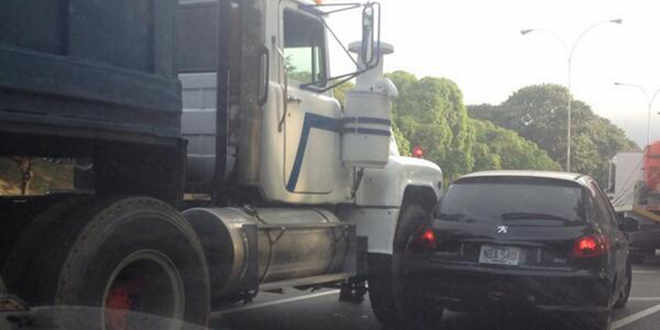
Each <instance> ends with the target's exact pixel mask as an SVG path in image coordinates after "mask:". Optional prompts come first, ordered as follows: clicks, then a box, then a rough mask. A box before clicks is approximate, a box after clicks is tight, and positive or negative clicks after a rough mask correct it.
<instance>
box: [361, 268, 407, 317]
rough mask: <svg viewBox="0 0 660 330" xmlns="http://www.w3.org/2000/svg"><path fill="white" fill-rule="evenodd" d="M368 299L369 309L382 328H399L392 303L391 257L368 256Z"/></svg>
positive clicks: (396, 314)
mask: <svg viewBox="0 0 660 330" xmlns="http://www.w3.org/2000/svg"><path fill="white" fill-rule="evenodd" d="M368 262H369V265H368V267H369V278H368V283H369V290H368V292H369V301H370V302H371V310H372V311H373V312H374V315H375V316H376V318H377V319H378V321H379V322H380V323H381V324H382V325H383V327H384V328H390V329H399V328H400V325H401V322H400V319H399V318H398V313H397V311H396V307H395V305H394V292H393V288H392V257H391V256H389V255H370V256H369V260H368Z"/></svg>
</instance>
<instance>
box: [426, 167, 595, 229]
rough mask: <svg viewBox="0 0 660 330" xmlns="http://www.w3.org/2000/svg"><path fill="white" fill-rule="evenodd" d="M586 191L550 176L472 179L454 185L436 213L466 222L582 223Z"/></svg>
mask: <svg viewBox="0 0 660 330" xmlns="http://www.w3.org/2000/svg"><path fill="white" fill-rule="evenodd" d="M584 199H585V196H584V190H583V189H582V188H581V187H580V186H579V185H577V184H574V183H571V182H564V181H559V180H548V179H541V180H539V179H517V178H516V179H501V178H497V179H493V178H488V179H482V180H478V179H471V180H464V181H459V182H457V183H454V184H452V185H451V186H450V187H449V189H448V190H447V193H446V194H445V196H444V198H443V200H442V201H441V204H440V207H439V209H438V212H437V214H436V216H437V217H438V218H440V219H442V220H448V221H464V222H497V223H516V224H521V225H523V224H524V225H546V224H547V225H551V224H552V225H557V224H559V225H579V224H583V223H584V222H585V212H584V209H585V207H584V202H583V201H584Z"/></svg>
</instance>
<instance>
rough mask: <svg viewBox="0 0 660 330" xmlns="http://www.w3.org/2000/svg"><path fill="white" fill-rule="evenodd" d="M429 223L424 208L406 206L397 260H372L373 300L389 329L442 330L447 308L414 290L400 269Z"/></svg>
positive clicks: (396, 240)
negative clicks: (414, 238) (415, 238)
mask: <svg viewBox="0 0 660 330" xmlns="http://www.w3.org/2000/svg"><path fill="white" fill-rule="evenodd" d="M428 220H429V213H428V212H427V211H426V210H425V209H424V208H423V207H422V206H421V205H419V204H415V203H410V204H406V205H405V206H404V208H403V209H402V211H401V215H400V216H399V224H398V227H397V232H396V235H395V238H394V256H393V257H389V256H382V257H378V259H376V258H374V257H372V259H370V263H369V273H370V277H369V298H370V300H371V307H372V309H373V312H374V314H375V315H376V318H378V320H379V321H380V322H381V323H382V324H383V326H385V327H390V328H394V329H408V328H412V329H432V328H438V327H439V326H440V322H441V320H442V311H443V308H442V307H441V306H436V305H434V304H433V303H429V302H428V301H426V299H423V297H421V296H420V292H419V291H418V290H415V289H412V288H410V287H409V286H408V285H407V284H406V283H405V282H406V281H405V279H404V277H403V276H402V269H401V267H400V266H399V264H400V260H401V258H402V257H404V255H405V247H406V245H407V242H408V240H409V238H410V236H411V235H413V234H414V233H415V232H416V231H417V229H418V228H419V226H420V225H422V224H424V223H427V221H428Z"/></svg>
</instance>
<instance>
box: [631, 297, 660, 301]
mask: <svg viewBox="0 0 660 330" xmlns="http://www.w3.org/2000/svg"><path fill="white" fill-rule="evenodd" d="M629 300H630V301H660V297H630V299H629Z"/></svg>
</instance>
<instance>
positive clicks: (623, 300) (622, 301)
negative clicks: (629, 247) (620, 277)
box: [614, 263, 632, 308]
mask: <svg viewBox="0 0 660 330" xmlns="http://www.w3.org/2000/svg"><path fill="white" fill-rule="evenodd" d="M625 281H626V282H625V283H624V284H623V285H624V287H623V291H622V292H621V294H620V295H619V299H617V301H616V303H615V304H614V308H623V307H625V306H626V304H627V303H628V298H630V289H631V288H632V266H631V265H630V263H628V264H626V278H625Z"/></svg>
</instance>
